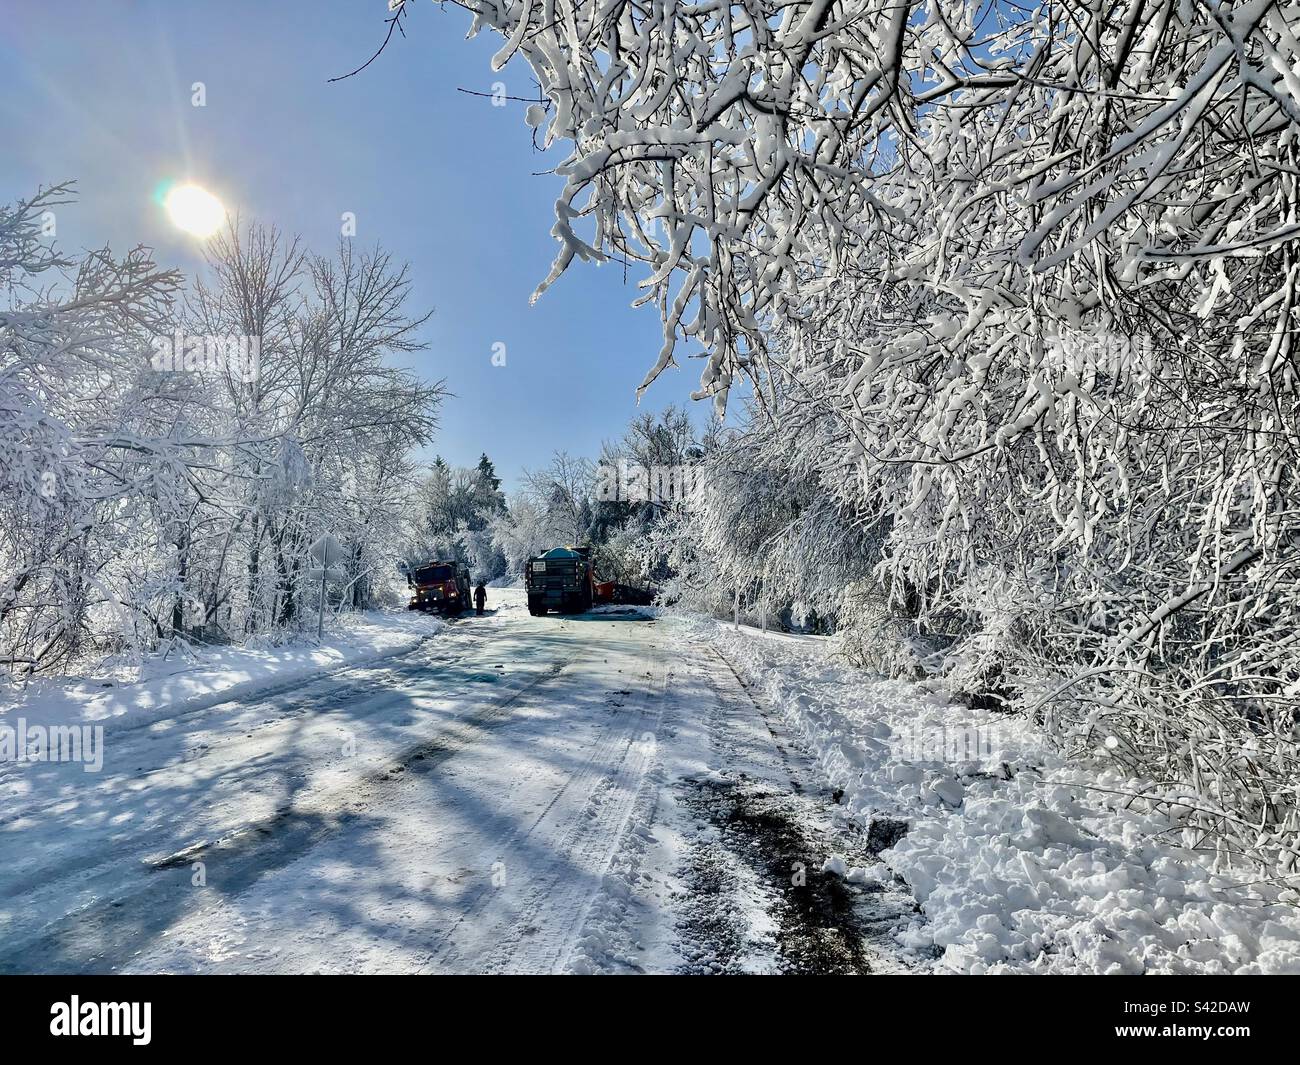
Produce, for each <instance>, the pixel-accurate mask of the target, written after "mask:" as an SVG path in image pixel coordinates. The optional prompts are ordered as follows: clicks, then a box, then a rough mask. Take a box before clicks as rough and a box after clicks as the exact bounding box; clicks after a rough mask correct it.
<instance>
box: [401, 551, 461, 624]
mask: <svg viewBox="0 0 1300 1065" xmlns="http://www.w3.org/2000/svg"><path fill="white" fill-rule="evenodd" d="M406 583H407V584H408V585H410V588H411V601H410V602H409V603H407V605H406V609H407V610H423V611H425V612H426V613H429V612H436V613H439V614H459V613H460V612H461V611H462V610H469V609H470V607H471V605H472V604H471V601H470V594H471V593H470V580H469V569H468V568H467V567H466V566H465V565H464V564H463V563H460V562H454V561H448V562H426V563H425V564H424V565H422V566H417V567H415V569H413V570H411V571H410V573H408V574H407V577H406Z"/></svg>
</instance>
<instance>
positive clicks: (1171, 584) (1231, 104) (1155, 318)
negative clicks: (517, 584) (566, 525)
mask: <svg viewBox="0 0 1300 1065" xmlns="http://www.w3.org/2000/svg"><path fill="white" fill-rule="evenodd" d="M463 6H465V7H467V8H468V9H469V10H470V11H471V12H472V13H473V17H474V25H473V29H474V30H478V29H480V28H484V27H487V28H491V29H493V30H495V31H497V32H499V33H500V34H501V35H502V37H503V39H504V43H503V45H502V48H501V50H500V52H499V53H498V55H497V57H496V59H495V60H494V62H495V64H496V65H498V66H500V65H501V64H504V63H505V62H506V61H508V60H509V59H510V58H511V57H512V56H514V55H520V56H522V57H523V58H524V59H525V60H526V61H527V62H528V63H529V64H530V65H531V67H532V70H533V72H534V74H535V76H536V78H537V80H538V81H539V83H540V85H541V88H542V92H543V93H544V95H545V96H546V98H547V100H548V103H547V105H546V106H537V105H535V106H533V107H530V108H529V111H528V114H527V116H526V117H527V119H528V121H529V122H530V123H532V124H533V125H534V126H536V127H539V128H540V129H541V130H542V135H543V138H544V140H545V141H546V142H547V143H564V144H567V145H568V147H569V155H568V157H567V158H566V159H565V160H564V161H563V162H562V163H561V164H560V165H559V167H558V168H557V171H558V173H559V175H560V177H561V178H562V179H563V182H564V184H563V188H562V189H561V191H560V193H559V197H558V200H557V205H556V217H555V222H554V229H553V232H554V234H555V236H556V238H557V241H558V242H559V252H558V255H557V258H556V261H555V265H554V267H553V269H552V271H551V273H550V275H549V276H548V277H547V278H546V279H544V280H543V282H542V284H541V286H540V289H539V292H540V291H542V290H544V289H545V288H546V287H547V286H548V285H549V284H550V283H551V282H553V281H554V279H555V278H556V277H558V276H559V275H560V274H561V273H563V272H564V271H565V270H566V269H568V268H569V267H570V265H571V264H572V263H573V262H574V261H575V260H585V261H591V262H602V261H608V260H611V259H613V260H615V261H618V262H621V263H630V264H637V263H640V264H643V267H644V273H643V276H642V278H641V281H640V284H641V287H642V289H643V296H642V298H641V302H642V303H645V304H648V305H652V306H654V307H656V308H657V310H658V313H659V314H660V316H661V317H662V319H663V325H664V340H663V345H662V348H661V350H660V351H659V353H658V355H657V356H656V357H655V358H654V359H653V361H652V365H651V366H650V367H649V369H648V372H647V374H646V376H645V378H644V380H643V381H642V385H641V387H642V388H644V387H646V386H647V385H648V384H649V383H650V382H651V381H653V380H655V378H656V377H657V376H658V375H659V374H660V373H661V372H662V371H663V370H664V369H665V368H666V367H668V366H670V365H672V364H673V361H674V358H675V354H676V353H677V351H678V349H679V348H680V347H682V346H684V345H685V346H691V345H698V347H699V348H700V349H702V350H701V354H702V355H703V360H702V366H703V369H702V376H701V383H700V388H699V390H698V392H697V393H696V395H697V396H698V397H701V398H711V399H712V400H713V401H714V402H715V403H716V404H718V405H719V406H722V405H724V404H725V403H726V401H727V398H728V396H729V395H730V393H731V391H732V388H733V386H734V384H735V382H736V381H737V379H738V378H744V379H747V380H748V382H749V383H750V385H751V386H752V389H753V394H754V397H755V405H756V406H755V413H754V419H755V422H756V423H757V422H760V421H762V422H766V423H767V424H768V425H770V426H771V427H772V429H771V431H772V432H774V433H778V434H779V433H784V434H785V438H786V439H787V441H788V444H789V447H790V448H791V450H792V451H803V450H804V449H807V448H814V447H815V448H817V449H818V452H817V453H816V454H811V453H809V454H807V455H804V456H801V457H799V458H797V459H792V461H791V465H792V466H793V467H795V468H802V469H804V470H807V471H810V472H811V471H816V476H817V482H816V483H818V484H820V485H821V487H822V488H823V489H824V490H825V491H826V493H827V494H828V496H830V497H831V498H830V499H829V500H828V502H827V506H826V507H825V508H822V511H821V512H822V513H823V514H829V513H830V512H831V511H832V509H834V510H835V512H836V513H840V512H841V511H839V510H838V509H837V508H841V507H844V508H847V510H846V511H843V512H844V513H850V514H852V515H854V521H855V522H857V523H862V524H863V525H865V526H866V527H870V528H872V529H878V530H881V532H882V533H883V535H884V542H883V544H882V551H881V556H880V560H879V564H878V565H877V567H876V569H875V573H874V577H875V580H876V581H877V583H878V585H879V586H880V587H882V588H885V589H887V590H888V594H889V595H890V596H891V598H892V601H893V602H894V603H895V604H898V605H900V606H901V607H905V608H906V610H905V613H906V614H907V616H909V617H911V618H912V619H914V621H915V628H916V632H917V633H918V634H920V635H926V634H931V635H932V634H934V633H935V632H938V631H943V632H945V633H947V634H949V636H950V637H951V638H952V643H951V646H949V647H948V649H947V650H948V654H947V656H946V659H945V665H944V666H943V667H942V668H943V669H945V670H946V671H947V674H948V676H949V677H950V680H951V681H952V683H953V684H954V685H955V686H957V687H959V688H967V689H973V688H976V687H980V686H985V687H990V688H996V689H997V690H998V692H999V693H1000V697H1003V698H1006V699H1008V700H1009V703H1010V705H1016V706H1020V707H1022V708H1025V709H1030V710H1032V711H1033V712H1034V713H1035V714H1038V715H1039V716H1041V717H1042V718H1043V720H1044V723H1045V724H1046V726H1047V727H1048V728H1049V729H1050V730H1052V732H1053V733H1054V734H1056V735H1057V736H1058V737H1059V739H1060V741H1061V743H1062V744H1063V745H1064V746H1065V747H1066V748H1067V749H1070V750H1075V751H1079V752H1083V753H1089V754H1091V752H1094V751H1100V752H1101V755H1102V756H1104V757H1106V758H1109V759H1112V760H1115V761H1117V762H1119V763H1120V764H1121V765H1122V766H1123V767H1125V768H1126V769H1128V770H1130V771H1132V772H1134V773H1136V774H1141V775H1145V776H1148V777H1149V778H1150V779H1151V780H1152V781H1155V782H1156V783H1153V784H1152V785H1151V789H1150V790H1151V791H1152V792H1153V793H1159V794H1161V795H1163V796H1164V797H1165V798H1166V799H1168V800H1169V801H1173V802H1177V803H1180V804H1181V807H1183V808H1186V809H1190V810H1192V811H1193V819H1194V821H1195V822H1196V824H1197V826H1198V827H1197V830H1196V832H1195V833H1193V835H1194V836H1195V838H1194V839H1189V842H1191V843H1195V844H1196V845H1205V846H1215V847H1218V848H1219V849H1220V854H1221V855H1222V857H1223V860H1225V861H1227V860H1232V859H1233V858H1235V857H1239V856H1240V855H1242V854H1247V855H1250V856H1253V857H1255V858H1257V859H1258V860H1259V861H1261V862H1262V863H1264V864H1265V865H1266V866H1269V867H1273V868H1281V869H1283V870H1285V871H1291V870H1293V869H1294V867H1295V865H1296V863H1297V861H1298V860H1300V844H1298V842H1297V841H1298V839H1300V812H1298V810H1297V805H1298V804H1297V796H1296V785H1295V783H1294V782H1295V780H1296V778H1297V774H1296V770H1297V768H1298V766H1297V759H1296V741H1295V736H1294V729H1295V705H1296V698H1297V696H1298V695H1300V650H1298V649H1297V643H1296V638H1295V635H1294V632H1295V619H1296V617H1297V615H1298V614H1300V581H1298V578H1300V572H1298V571H1300V550H1297V549H1298V548H1300V523H1298V522H1297V514H1298V511H1300V486H1298V485H1297V481H1296V476H1297V475H1296V472H1295V471H1296V470H1297V462H1296V459H1297V454H1296V451H1297V428H1298V425H1297V422H1298V419H1297V410H1296V398H1295V397H1296V382H1297V377H1296V368H1297V367H1296V353H1295V349H1294V337H1295V335H1296V332H1297V325H1300V310H1298V309H1297V307H1296V303H1295V293H1296V291H1297V283H1296V282H1297V271H1298V270H1300V265H1298V264H1297V262H1296V258H1295V249H1296V246H1297V239H1298V238H1300V218H1297V214H1296V211H1297V207H1296V205H1297V203H1298V202H1300V198H1298V197H1297V191H1298V190H1297V175H1298V174H1300V151H1298V150H1297V143H1298V135H1300V83H1297V80H1296V76H1295V71H1296V69H1297V67H1298V64H1300V40H1298V38H1297V34H1296V32H1295V27H1296V26H1297V25H1300V4H1297V3H1295V2H1294V0H1254V2H1241V3H1231V4H1225V3H1212V2H1208V0H1154V2H1152V0H1116V2H1114V3H1105V4H1082V3H1077V2H1074V0H1047V2H1044V3H1041V4H1037V5H1034V6H1033V7H1031V8H1021V7H1016V6H1014V5H997V4H987V3H982V2H976V0H928V2H918V3H899V2H896V0H838V2H837V0H795V2H785V0H782V2H781V3H776V2H774V0H758V2H756V3H746V4H730V3H728V4H680V5H679V4H668V5H657V6H654V5H652V6H648V7H647V6H637V5H626V4H613V5H609V4H604V3H597V2H595V0H555V2H554V3H553V4H550V5H545V6H537V5H532V4H529V3H527V2H525V0H465V3H464V5H463ZM814 416H815V417H817V418H823V419H825V421H826V426H827V428H826V429H825V431H824V432H819V433H815V434H806V433H805V434H802V435H801V434H800V432H799V427H802V426H806V425H807V424H808V422H809V419H811V418H813V417H814ZM760 431H761V432H767V431H768V430H767V429H762V430H760ZM743 488H744V485H737V486H736V490H737V491H738V492H741V494H742V495H743ZM777 488H778V486H773V489H774V491H776V492H777V494H776V496H775V497H774V498H776V499H780V498H781V495H782V493H781V492H780V491H778V490H777ZM801 520H803V519H801ZM855 527H856V526H855ZM1103 740H1105V741H1106V742H1105V743H1103V742H1102V741H1103ZM1170 782H1172V783H1170ZM1202 841H1205V842H1204V843H1203V844H1202Z"/></svg>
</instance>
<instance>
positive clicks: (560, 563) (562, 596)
mask: <svg viewBox="0 0 1300 1065" xmlns="http://www.w3.org/2000/svg"><path fill="white" fill-rule="evenodd" d="M524 588H525V589H526V590H527V592H528V613H530V614H545V613H546V612H547V611H548V610H556V611H559V612H560V613H563V614H580V613H582V612H583V611H584V610H590V609H591V604H592V599H593V597H594V593H595V583H594V578H593V576H592V569H591V548H590V547H553V548H551V550H549V551H547V552H546V553H545V554H542V555H536V556H534V557H533V558H530V559H529V560H528V562H527V564H526V565H525V567H524Z"/></svg>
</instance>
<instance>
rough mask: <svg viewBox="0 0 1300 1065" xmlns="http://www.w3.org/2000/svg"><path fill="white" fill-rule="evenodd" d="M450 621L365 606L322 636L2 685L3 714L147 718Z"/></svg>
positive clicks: (370, 655) (378, 648)
mask: <svg viewBox="0 0 1300 1065" xmlns="http://www.w3.org/2000/svg"><path fill="white" fill-rule="evenodd" d="M445 627H446V622H444V621H443V620H442V619H440V618H437V617H433V616H430V615H424V614H419V613H411V612H407V611H400V612H398V611H368V612H365V613H361V614H354V615H346V616H345V617H344V618H342V619H341V620H340V622H339V623H338V626H337V627H336V628H334V629H331V630H330V631H328V632H327V633H326V634H325V638H324V639H323V640H321V641H320V642H319V643H317V642H316V639H315V637H314V635H313V636H302V637H299V638H297V639H295V640H293V641H290V642H287V643H283V644H280V645H279V646H275V645H273V644H271V643H270V642H269V641H265V640H256V639H255V640H252V641H250V642H249V643H248V644H246V645H244V646H242V647H197V648H195V647H188V646H187V647H185V648H184V649H173V650H172V651H171V652H170V653H168V654H166V655H163V654H156V655H151V656H150V657H148V658H146V659H145V660H144V662H143V663H142V664H140V665H139V666H138V667H136V668H135V669H134V670H132V674H133V676H131V677H129V678H125V679H124V677H123V674H122V673H121V672H120V671H119V672H114V673H112V674H111V675H109V676H106V677H104V678H89V677H81V678H73V679H67V678H48V679H41V680H37V681H35V682H33V683H31V684H29V685H28V686H27V687H26V688H24V689H22V690H20V691H15V690H0V721H3V720H5V719H6V718H9V719H13V718H17V717H22V718H24V719H25V720H26V721H27V723H28V725H29V726H31V725H45V726H48V725H55V724H60V725H62V724H83V723H92V722H94V723H113V724H115V725H119V726H124V727H136V726H142V725H149V724H152V723H154V722H155V721H158V720H160V719H161V718H163V717H167V716H170V715H172V714H175V713H184V712H188V711H192V710H202V709H205V708H206V707H209V706H214V705H216V704H217V703H221V702H224V701H226V700H227V699H235V698H241V697H244V696H248V695H252V694H254V693H256V692H258V691H260V690H263V689H266V688H273V687H279V686H281V685H283V684H285V683H293V682H296V681H299V680H301V679H302V678H304V677H310V676H314V675H317V674H320V673H323V672H328V671H329V670H333V669H338V668H340V667H342V666H351V665H358V664H360V663H364V662H370V661H374V660H376V659H380V658H387V657H388V656H390V655H396V654H402V653H404V652H406V651H410V650H412V649H414V648H415V647H418V646H419V645H420V644H421V643H422V642H423V641H424V640H426V639H428V638H429V637H430V636H433V635H434V634H436V633H438V632H440V631H442V629H443V628H445Z"/></svg>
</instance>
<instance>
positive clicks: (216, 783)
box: [0, 590, 915, 973]
mask: <svg viewBox="0 0 1300 1065" xmlns="http://www.w3.org/2000/svg"><path fill="white" fill-rule="evenodd" d="M493 599H494V600H495V605H496V606H497V607H498V608H499V609H497V610H496V611H494V612H490V613H489V615H488V616H487V617H483V618H475V617H467V618H465V619H462V620H460V621H457V622H455V623H454V624H453V625H451V626H449V628H448V630H447V631H446V632H445V633H443V634H442V635H439V636H437V637H435V638H433V639H431V640H429V641H427V642H426V643H424V644H423V645H422V646H421V647H420V648H419V649H418V650H416V651H414V652H411V653H408V654H405V655H402V656H399V657H393V658H389V659H386V660H384V661H381V662H378V663H374V664H371V665H368V666H360V667H354V668H348V669H342V670H338V671H336V672H334V673H332V674H327V675H324V676H320V677H318V678H316V679H310V680H305V681H304V680H298V681H295V682H293V683H292V684H288V685H284V686H282V687H281V688H280V689H269V690H266V691H264V692H262V693H261V694H260V695H257V696H250V697H246V698H241V699H238V700H232V701H230V702H227V703H223V704H220V705H218V706H215V707H211V708H208V709H205V710H198V711H192V712H190V713H186V714H179V715H177V716H173V717H164V718H163V719H161V720H151V721H149V722H148V723H147V724H141V725H138V726H134V727H133V726H132V724H131V722H130V720H129V717H128V718H124V719H123V720H122V721H120V722H117V723H113V724H110V726H109V728H108V730H107V733H106V737H105V750H106V758H105V765H104V769H103V771H102V772H101V773H99V774H87V773H85V772H83V770H82V767H80V766H78V765H49V764H45V765H22V766H18V765H13V764H10V765H6V766H3V767H0V794H2V795H3V796H4V806H3V813H0V969H3V970H6V971H55V972H113V971H131V972H158V971H163V972H181V973H184V972H201V973H206V972H316V971H320V972H438V971H446V972H593V971H595V972H642V971H648V972H673V971H680V972H710V971H721V972H741V971H748V972H781V971H786V972H808V971H812V972H870V971H882V970H897V969H899V968H902V967H906V965H907V964H908V962H907V961H906V960H905V959H903V958H902V957H901V956H900V955H899V954H898V952H897V948H896V947H894V946H892V944H893V939H892V936H891V932H892V931H893V930H894V929H895V928H896V927H898V926H899V924H900V922H904V921H907V920H914V919H915V915H914V908H913V906H912V901H911V899H910V898H909V897H908V896H907V894H906V893H905V892H900V891H899V890H897V889H896V888H894V887H891V886H885V887H881V886H879V885H878V884H870V883H869V884H866V885H859V884H851V883H846V882H845V881H844V880H843V879H842V878H841V877H840V876H838V875H836V873H834V872H827V873H823V872H822V866H823V863H824V862H825V861H826V859H827V858H828V857H829V856H831V855H832V854H834V855H839V856H844V857H846V858H847V859H848V860H849V862H850V863H856V864H858V865H860V866H864V867H871V866H872V863H873V862H875V859H873V858H872V857H871V856H870V855H867V854H866V853H864V852H863V843H862V841H861V838H860V833H857V832H855V831H854V830H853V829H852V827H851V826H850V825H848V824H847V822H845V821H844V820H843V818H842V817H841V815H840V808H839V807H837V806H836V805H835V804H834V802H833V801H832V798H831V796H830V795H829V794H826V792H825V790H824V789H822V788H821V787H820V786H819V785H818V782H817V777H816V773H815V772H814V771H813V770H812V769H811V767H810V764H809V762H808V761H807V758H806V756H805V755H804V754H802V753H801V752H800V751H798V750H797V749H796V748H795V747H794V746H793V745H792V743H791V741H790V740H789V738H788V737H787V736H786V735H785V734H784V733H783V732H782V730H781V728H780V726H779V725H778V724H777V721H776V715H775V714H774V713H772V712H771V710H770V708H765V707H763V706H761V705H760V703H759V702H756V701H755V698H754V697H752V695H751V693H750V692H749V691H747V689H746V688H745V686H744V685H743V684H742V683H741V682H740V681H739V680H738V678H737V676H736V675H735V674H734V673H733V672H732V671H731V668H730V667H729V665H728V663H727V662H726V661H725V660H723V659H722V658H720V657H719V655H718V653H717V652H716V651H713V650H711V649H709V648H707V647H694V646H692V645H691V644H689V643H688V642H687V641H685V640H684V639H683V638H682V634H681V633H680V631H677V630H678V625H679V623H678V622H676V621H674V620H673V619H671V618H661V619H652V618H649V617H647V616H646V615H645V614H643V613H640V612H636V611H632V610H628V611H625V612H623V613H619V614H610V613H600V612H597V613H593V614H590V615H585V616H583V617H580V618H564V619H562V618H558V617H555V616H553V615H552V616H550V617H547V618H532V617H530V616H529V615H528V613H527V611H526V610H525V609H523V606H522V598H521V596H520V594H519V593H518V592H516V591H511V590H494V592H493ZM833 864H834V863H833ZM881 879H882V880H883V881H886V882H888V877H882V878H881Z"/></svg>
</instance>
